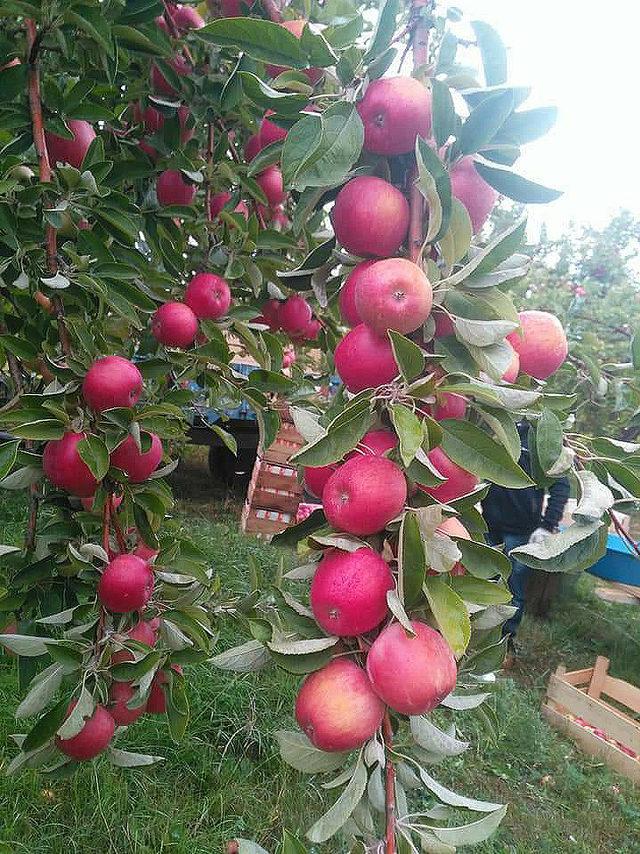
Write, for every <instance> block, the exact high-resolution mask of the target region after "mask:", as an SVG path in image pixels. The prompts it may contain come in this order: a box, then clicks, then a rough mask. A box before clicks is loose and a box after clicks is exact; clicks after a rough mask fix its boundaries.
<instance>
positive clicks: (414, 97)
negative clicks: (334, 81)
mask: <svg viewBox="0 0 640 854" xmlns="http://www.w3.org/2000/svg"><path fill="white" fill-rule="evenodd" d="M357 108H358V112H359V113H360V118H361V119H362V123H363V124H364V148H365V150H366V151H371V152H373V153H374V154H384V155H385V156H386V157H389V156H390V155H394V154H407V153H409V152H412V151H413V150H414V148H415V145H416V137H417V136H421V137H422V138H423V139H427V137H428V136H429V135H430V134H431V95H430V94H429V91H428V90H427V89H426V88H425V87H424V85H423V84H422V83H420V81H419V80H416V79H415V78H413V77H383V78H380V79H378V80H373V81H372V82H371V83H370V84H369V86H368V87H367V91H366V92H365V95H364V98H363V99H362V100H361V101H360V102H359V103H358V105H357Z"/></svg>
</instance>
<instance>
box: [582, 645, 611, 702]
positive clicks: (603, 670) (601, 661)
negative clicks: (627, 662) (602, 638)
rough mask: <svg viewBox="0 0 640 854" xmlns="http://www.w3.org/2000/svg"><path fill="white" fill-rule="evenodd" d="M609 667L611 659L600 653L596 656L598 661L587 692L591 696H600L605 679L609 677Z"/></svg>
mask: <svg viewBox="0 0 640 854" xmlns="http://www.w3.org/2000/svg"><path fill="white" fill-rule="evenodd" d="M608 669H609V659H608V658H605V657H604V656H603V655H599V656H598V657H597V658H596V663H595V665H594V667H593V675H592V676H591V681H590V682H589V687H588V688H587V694H588V695H589V697H599V696H600V694H601V692H602V686H603V685H604V680H605V679H606V678H607V671H608Z"/></svg>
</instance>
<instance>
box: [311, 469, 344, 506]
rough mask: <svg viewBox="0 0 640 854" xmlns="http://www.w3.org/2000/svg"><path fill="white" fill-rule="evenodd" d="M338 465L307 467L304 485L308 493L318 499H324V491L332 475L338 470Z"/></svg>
mask: <svg viewBox="0 0 640 854" xmlns="http://www.w3.org/2000/svg"><path fill="white" fill-rule="evenodd" d="M338 467H339V466H338V464H337V463H332V464H331V465H328V466H305V467H304V470H303V471H304V485H305V487H306V489H307V492H310V493H311V495H314V496H315V497H316V498H320V499H322V491H323V489H324V488H325V485H326V483H327V481H328V480H329V478H330V477H331V475H332V474H333V473H334V472H335V471H337V469H338Z"/></svg>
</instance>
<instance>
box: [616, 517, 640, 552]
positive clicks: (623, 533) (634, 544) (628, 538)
mask: <svg viewBox="0 0 640 854" xmlns="http://www.w3.org/2000/svg"><path fill="white" fill-rule="evenodd" d="M609 518H610V519H611V521H612V522H613V527H614V528H615V529H616V531H617V532H618V534H619V535H620V536H621V537H622V539H623V540H625V542H627V543H628V544H629V545H630V546H631V548H632V549H633V550H634V552H635V553H636V555H637V556H638V557H640V545H638V543H637V542H636V541H635V540H634V539H633V537H632V536H631V534H629V532H628V531H625V529H624V528H623V526H622V522H621V521H620V519H619V518H618V514H617V513H616V512H615V511H614V510H609Z"/></svg>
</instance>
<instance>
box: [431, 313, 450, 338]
mask: <svg viewBox="0 0 640 854" xmlns="http://www.w3.org/2000/svg"><path fill="white" fill-rule="evenodd" d="M433 319H434V321H435V324H436V331H435V333H434V334H435V337H436V338H446V337H447V336H448V335H453V334H454V332H455V330H454V327H453V320H451V317H450V315H448V314H447V313H446V311H438V310H437V309H434V312H433Z"/></svg>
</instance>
